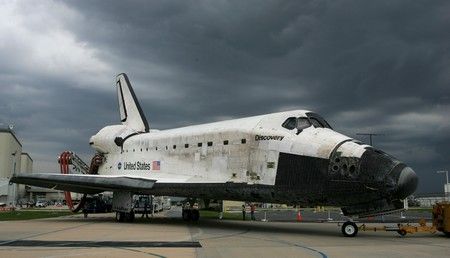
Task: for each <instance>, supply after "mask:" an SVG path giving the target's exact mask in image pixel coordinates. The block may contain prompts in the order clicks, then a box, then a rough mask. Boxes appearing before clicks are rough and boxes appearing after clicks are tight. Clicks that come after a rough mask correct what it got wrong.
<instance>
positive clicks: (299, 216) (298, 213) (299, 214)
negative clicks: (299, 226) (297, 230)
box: [297, 210, 303, 222]
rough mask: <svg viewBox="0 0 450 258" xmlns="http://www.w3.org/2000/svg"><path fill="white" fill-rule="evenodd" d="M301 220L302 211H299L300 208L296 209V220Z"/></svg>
mask: <svg viewBox="0 0 450 258" xmlns="http://www.w3.org/2000/svg"><path fill="white" fill-rule="evenodd" d="M302 220H303V218H302V213H301V212H300V210H298V212H297V222H301V221H302Z"/></svg>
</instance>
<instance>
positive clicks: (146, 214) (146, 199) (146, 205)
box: [142, 198, 148, 219]
mask: <svg viewBox="0 0 450 258" xmlns="http://www.w3.org/2000/svg"><path fill="white" fill-rule="evenodd" d="M147 207H148V198H145V200H144V213H142V218H143V217H144V215H145V217H146V218H147V219H148V208H147Z"/></svg>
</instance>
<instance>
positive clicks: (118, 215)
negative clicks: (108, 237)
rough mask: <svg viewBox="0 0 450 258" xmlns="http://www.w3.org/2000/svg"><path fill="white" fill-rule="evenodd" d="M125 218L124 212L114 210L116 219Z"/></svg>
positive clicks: (120, 220) (121, 219) (119, 220)
mask: <svg viewBox="0 0 450 258" xmlns="http://www.w3.org/2000/svg"><path fill="white" fill-rule="evenodd" d="M124 220H125V212H118V211H117V212H116V221H117V222H123V221H124Z"/></svg>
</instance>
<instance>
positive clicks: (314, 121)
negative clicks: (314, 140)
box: [309, 117, 323, 128]
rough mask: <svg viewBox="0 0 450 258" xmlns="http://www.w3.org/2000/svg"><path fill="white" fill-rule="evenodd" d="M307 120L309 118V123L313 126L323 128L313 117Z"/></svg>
mask: <svg viewBox="0 0 450 258" xmlns="http://www.w3.org/2000/svg"><path fill="white" fill-rule="evenodd" d="M309 120H311V123H312V124H313V125H314V127H315V128H323V125H322V124H321V123H320V122H319V121H318V120H317V119H315V118H314V117H310V118H309Z"/></svg>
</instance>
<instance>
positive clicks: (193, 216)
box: [181, 208, 200, 221]
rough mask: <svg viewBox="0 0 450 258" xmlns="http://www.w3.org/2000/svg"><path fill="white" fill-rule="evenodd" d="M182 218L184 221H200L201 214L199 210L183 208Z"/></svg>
mask: <svg viewBox="0 0 450 258" xmlns="http://www.w3.org/2000/svg"><path fill="white" fill-rule="evenodd" d="M181 216H182V217H183V220H184V221H191V220H192V221H198V220H199V219H200V212H199V211H198V210H197V209H189V208H186V209H185V208H183V211H182V213H181Z"/></svg>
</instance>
